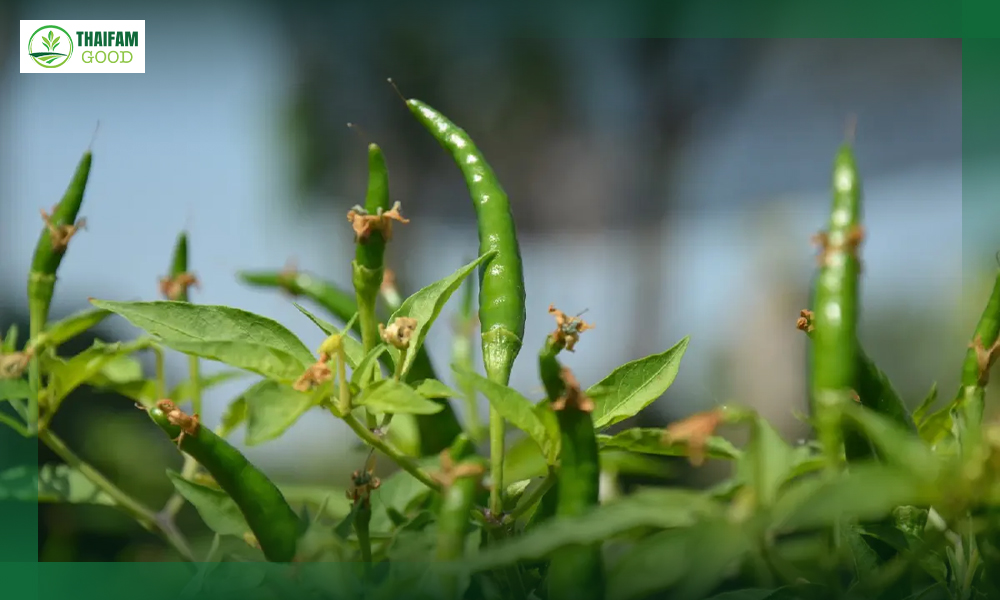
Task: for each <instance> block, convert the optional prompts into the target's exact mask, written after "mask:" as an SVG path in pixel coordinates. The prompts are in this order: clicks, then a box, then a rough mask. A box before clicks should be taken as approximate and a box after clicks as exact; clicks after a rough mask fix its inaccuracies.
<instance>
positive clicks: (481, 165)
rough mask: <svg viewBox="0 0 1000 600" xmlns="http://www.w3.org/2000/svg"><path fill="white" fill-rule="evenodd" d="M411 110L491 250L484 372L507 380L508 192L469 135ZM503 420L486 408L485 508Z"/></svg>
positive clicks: (519, 330)
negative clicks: (459, 183)
mask: <svg viewBox="0 0 1000 600" xmlns="http://www.w3.org/2000/svg"><path fill="white" fill-rule="evenodd" d="M406 105H407V106H408V107H409V109H410V112H411V113H413V115H414V116H415V117H416V118H417V120H418V121H420V123H421V124H422V125H423V126H424V127H425V128H426V129H427V131H429V132H430V134H431V135H432V136H434V139H436V140H437V141H438V143H440V144H441V146H443V147H444V149H445V150H447V151H448V152H449V153H450V154H451V157H452V158H453V159H454V161H455V164H457V165H458V168H459V170H461V172H462V175H463V176H464V177H465V183H466V185H467V186H468V188H469V193H470V194H471V196H472V204H473V206H475V209H476V215H477V217H478V223H479V253H480V254H484V253H486V252H489V251H495V252H496V255H494V257H493V258H491V259H490V260H488V261H485V262H484V263H483V264H482V265H481V266H480V267H479V322H480V323H481V331H482V338H483V366H484V367H485V368H486V375H487V376H488V377H489V378H490V379H492V380H493V381H496V382H498V383H502V384H504V385H507V383H508V381H510V372H511V369H512V368H513V366H514V360H515V359H516V358H517V354H518V353H519V352H520V351H521V343H522V342H521V340H522V338H523V337H524V321H525V309H524V297H525V292H524V273H523V272H522V267H521V249H520V247H519V246H518V243H517V232H516V228H515V227H514V218H513V215H511V211H510V202H509V201H508V199H507V194H506V192H504V190H503V188H502V187H501V186H500V182H499V181H497V177H496V175H495V174H494V173H493V169H491V168H490V166H489V164H488V163H487V162H486V159H485V158H484V157H483V155H482V153H481V152H480V151H479V150H478V149H477V148H476V145H475V143H473V141H472V138H470V137H469V135H468V134H467V133H466V132H465V131H464V130H462V129H461V128H460V127H458V126H457V125H455V124H454V123H452V122H451V121H450V120H448V118H447V117H445V116H444V115H442V114H441V113H439V112H438V111H436V110H434V109H433V108H431V107H430V106H428V105H427V104H424V103H423V102H421V101H420V100H415V99H410V100H407V101H406ZM503 453H504V422H503V418H502V417H501V416H500V413H498V412H497V411H496V409H494V408H492V407H491V408H490V463H491V465H490V466H491V469H490V472H491V475H492V478H493V489H492V490H491V495H490V509H491V510H493V511H494V512H497V513H499V512H500V510H501V507H502V505H503V499H502V497H501V493H502V490H503Z"/></svg>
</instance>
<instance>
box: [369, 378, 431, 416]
mask: <svg viewBox="0 0 1000 600" xmlns="http://www.w3.org/2000/svg"><path fill="white" fill-rule="evenodd" d="M355 404H356V405H357V406H366V407H368V408H369V409H371V410H374V411H376V412H381V413H387V414H399V413H402V414H410V415H433V414H435V413H438V412H441V410H443V409H444V405H443V404H441V403H438V402H434V401H433V400H428V399H427V398H424V397H423V396H421V395H420V394H418V393H417V392H416V391H414V389H413V388H411V387H410V386H408V385H406V384H405V383H400V382H399V381H396V380H395V379H383V380H381V381H376V382H375V383H373V384H371V385H370V386H368V387H367V388H366V389H365V390H364V392H362V393H361V396H360V397H358V398H357V400H356V401H355Z"/></svg>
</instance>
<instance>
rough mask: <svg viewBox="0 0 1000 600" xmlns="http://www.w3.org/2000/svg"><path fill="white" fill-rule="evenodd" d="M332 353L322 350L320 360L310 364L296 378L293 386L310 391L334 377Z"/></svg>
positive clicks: (297, 389) (300, 390) (303, 390)
mask: <svg viewBox="0 0 1000 600" xmlns="http://www.w3.org/2000/svg"><path fill="white" fill-rule="evenodd" d="M328 362H330V355H329V354H326V353H325V352H320V354H319V360H317V361H316V362H315V363H313V364H311V365H309V367H308V368H306V370H305V372H304V373H302V375H301V376H300V377H299V378H298V379H296V380H295V383H293V384H292V388H293V389H295V390H296V391H299V392H308V391H309V390H311V389H313V388H314V387H316V386H317V385H320V384H321V383H324V382H327V381H330V379H332V378H333V371H332V370H331V369H330V365H328V364H327V363H328Z"/></svg>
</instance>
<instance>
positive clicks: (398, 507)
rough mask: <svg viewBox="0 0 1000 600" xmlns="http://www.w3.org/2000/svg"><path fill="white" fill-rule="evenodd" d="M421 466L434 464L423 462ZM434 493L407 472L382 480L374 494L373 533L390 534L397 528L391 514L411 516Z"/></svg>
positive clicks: (397, 472)
mask: <svg viewBox="0 0 1000 600" xmlns="http://www.w3.org/2000/svg"><path fill="white" fill-rule="evenodd" d="M421 462H422V464H421V466H423V467H425V468H426V466H428V465H429V464H432V463H431V461H426V460H425V461H421ZM431 494H433V492H432V491H431V490H430V488H428V487H427V486H426V485H424V484H423V483H421V482H420V481H418V480H417V478H415V477H414V476H413V475H410V474H409V473H407V472H406V471H402V470H400V471H396V472H395V473H393V474H392V475H390V476H389V477H386V478H385V479H383V480H382V485H381V486H379V488H378V489H377V490H375V492H374V493H373V494H372V522H371V526H370V527H371V530H372V531H373V532H388V531H391V530H392V529H394V528H395V524H394V521H393V518H392V516H391V513H393V512H394V513H396V514H400V515H404V516H411V515H413V514H414V513H415V511H416V510H417V508H418V507H420V506H421V505H422V504H423V503H424V502H425V501H426V500H427V499H428V498H430V496H431Z"/></svg>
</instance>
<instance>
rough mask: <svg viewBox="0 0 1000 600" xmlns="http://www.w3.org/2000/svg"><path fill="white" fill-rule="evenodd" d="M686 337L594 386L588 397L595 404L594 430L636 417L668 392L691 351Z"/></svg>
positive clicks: (622, 367) (630, 364)
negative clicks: (665, 349) (685, 356)
mask: <svg viewBox="0 0 1000 600" xmlns="http://www.w3.org/2000/svg"><path fill="white" fill-rule="evenodd" d="M688 341H689V338H687V337H685V338H684V339H682V340H681V341H680V342H678V343H677V344H676V345H675V346H674V347H673V348H670V349H669V350H667V351H666V352H663V353H662V354H654V355H652V356H647V357H646V358H641V359H639V360H635V361H632V362H630V363H626V364H624V365H622V366H620V367H618V368H617V369H615V370H614V371H612V372H611V374H610V375H608V376H607V377H605V378H604V379H602V380H601V381H599V382H598V383H596V384H594V385H592V386H591V387H590V389H588V390H587V395H588V396H590V398H591V399H592V400H593V401H594V404H595V407H594V412H593V413H591V417H592V418H593V419H594V427H595V428H597V429H602V428H604V427H607V426H609V425H614V424H615V423H617V422H619V421H622V420H624V419H627V418H629V417H632V416H635V415H636V414H638V413H639V411H641V410H642V409H644V408H646V407H647V406H649V405H650V404H651V403H652V402H653V401H654V400H656V399H657V398H659V397H660V396H662V395H663V392H665V391H667V388H669V387H670V384H672V383H673V382H674V378H675V377H677V370H678V368H679V367H680V363H681V358H682V357H683V356H684V352H685V350H687V346H688Z"/></svg>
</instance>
